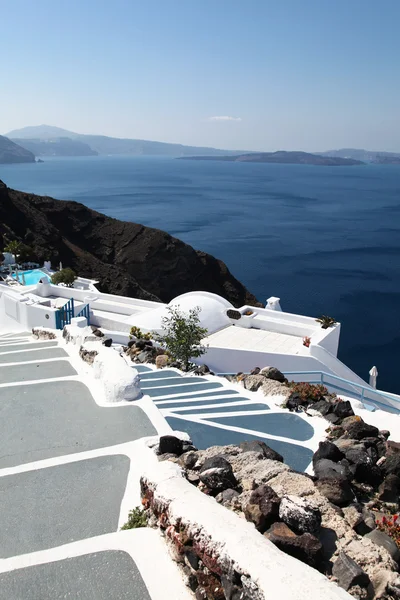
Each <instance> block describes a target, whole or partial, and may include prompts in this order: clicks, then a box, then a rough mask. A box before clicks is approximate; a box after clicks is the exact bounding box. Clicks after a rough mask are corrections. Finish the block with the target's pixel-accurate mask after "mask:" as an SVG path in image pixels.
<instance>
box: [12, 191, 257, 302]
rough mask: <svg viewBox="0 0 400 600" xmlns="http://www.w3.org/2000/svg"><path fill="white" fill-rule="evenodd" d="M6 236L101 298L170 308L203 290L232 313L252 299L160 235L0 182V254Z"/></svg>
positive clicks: (221, 268) (214, 266) (215, 265)
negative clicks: (95, 287)
mask: <svg viewBox="0 0 400 600" xmlns="http://www.w3.org/2000/svg"><path fill="white" fill-rule="evenodd" d="M4 236H5V237H6V238H7V239H17V240H20V241H23V242H24V243H25V244H27V245H28V246H30V247H31V248H32V249H33V254H34V256H36V257H37V259H39V260H41V261H42V260H51V261H52V262H53V264H58V262H59V261H62V263H63V264H64V266H69V267H72V268H73V269H74V270H76V272H77V273H78V274H79V275H81V276H82V277H90V278H93V279H98V280H99V281H100V288H101V290H102V291H105V292H110V293H114V294H124V295H128V296H135V297H139V298H144V299H152V300H162V301H163V302H168V301H170V300H171V299H172V298H174V297H176V296H178V295H179V294H183V293H185V292H189V291H194V290H205V291H209V292H214V293H216V294H219V295H221V296H224V297H225V298H227V299H228V300H230V302H232V304H234V305H235V306H241V305H243V304H253V305H254V304H256V303H257V300H256V298H255V297H254V296H253V295H252V294H251V293H250V292H249V291H248V290H247V289H246V288H245V287H244V286H243V285H242V284H241V283H240V282H239V281H238V280H237V279H235V278H234V277H233V275H231V273H230V272H229V270H228V268H227V266H226V265H225V264H224V263H223V262H222V261H220V260H217V259H216V258H214V257H213V256H210V255H209V254H206V253H205V252H199V251H197V250H194V249H193V248H192V247H191V246H189V245H188V244H185V243H183V242H181V241H180V240H178V239H176V238H174V237H172V236H170V235H169V234H168V233H165V232H164V231H160V230H159V229H152V228H150V227H145V226H143V225H139V224H137V223H127V222H124V221H118V220H116V219H112V218H110V217H106V216H105V215H103V214H101V213H98V212H95V211H93V210H90V209H89V208H87V207H86V206H84V205H83V204H79V203H78V202H69V201H63V200H54V199H53V198H48V197H42V196H36V195H33V194H27V193H24V192H19V191H16V190H11V189H9V188H7V186H6V185H5V184H4V183H2V182H1V181H0V249H1V246H2V245H3V239H2V238H4Z"/></svg>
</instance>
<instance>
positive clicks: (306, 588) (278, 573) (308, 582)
mask: <svg viewBox="0 0 400 600" xmlns="http://www.w3.org/2000/svg"><path fill="white" fill-rule="evenodd" d="M142 490H143V492H144V494H145V499H146V493H147V492H149V497H150V498H151V503H152V505H153V506H158V507H162V510H163V512H165V513H166V514H168V520H169V523H170V524H171V528H173V529H174V528H175V525H176V526H177V527H179V529H182V528H184V529H185V533H187V534H188V535H189V538H190V539H192V540H193V541H194V543H195V544H196V545H197V547H199V548H202V550H204V552H205V553H206V554H207V555H208V556H210V557H213V559H214V560H216V561H217V563H218V567H219V569H220V571H221V572H222V573H223V574H225V573H232V572H237V573H238V574H239V575H240V576H241V579H242V582H243V587H245V588H246V589H245V591H247V593H248V594H249V595H250V597H251V598H253V599H254V600H270V599H271V600H272V599H273V600H278V599H279V600H351V598H352V596H350V595H349V594H348V593H347V592H345V591H344V590H343V589H341V588H339V587H338V586H337V585H336V584H334V583H331V582H330V581H329V580H328V579H327V578H326V577H325V576H324V575H322V574H321V573H319V572H318V571H316V570H315V569H313V568H311V567H309V566H308V565H306V564H304V563H302V562H300V561H298V560H296V559H295V558H292V557H291V556H289V555H287V554H285V553H283V552H281V551H280V550H279V549H278V548H277V547H276V546H274V544H272V542H270V541H269V540H267V539H266V538H265V537H264V536H262V535H261V534H260V533H259V532H258V531H257V530H256V529H255V527H254V525H253V524H252V523H249V522H248V521H245V520H243V519H241V518H240V517H239V516H238V515H236V514H235V513H234V512H232V511H230V510H228V509H227V508H225V507H224V506H221V505H220V504H218V502H216V501H215V499H214V498H211V497H210V496H206V495H205V494H203V493H201V492H200V491H199V490H198V489H197V488H196V487H194V486H193V485H192V484H191V483H189V482H188V481H187V480H186V479H184V478H183V474H182V470H181V469H180V468H179V467H178V465H175V464H173V463H171V462H168V461H164V462H160V463H158V464H154V465H153V466H149V467H148V468H147V469H146V470H145V472H144V474H143V476H142ZM167 534H168V529H167Z"/></svg>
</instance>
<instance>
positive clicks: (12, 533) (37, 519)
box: [0, 333, 188, 600]
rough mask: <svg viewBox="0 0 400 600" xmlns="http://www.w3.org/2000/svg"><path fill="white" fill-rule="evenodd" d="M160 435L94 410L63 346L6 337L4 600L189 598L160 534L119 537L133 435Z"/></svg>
mask: <svg viewBox="0 0 400 600" xmlns="http://www.w3.org/2000/svg"><path fill="white" fill-rule="evenodd" d="M156 433H157V432H156V430H155V429H154V427H153V425H152V424H151V422H150V421H149V419H148V417H147V416H146V414H145V413H144V412H143V411H142V409H141V408H139V407H138V406H133V405H132V406H130V405H129V406H127V405H124V406H113V407H101V406H99V405H98V404H97V403H96V402H95V400H94V398H93V397H92V395H91V393H90V391H89V389H88V388H87V387H86V385H85V384H84V383H83V381H82V380H81V377H80V376H79V374H78V373H77V371H76V370H75V368H74V367H73V365H72V364H71V361H70V359H69V357H68V354H67V353H66V352H65V350H64V349H63V348H60V347H59V346H58V344H57V342H53V341H49V342H35V341H33V340H32V338H31V336H30V335H29V334H28V333H27V334H15V335H11V334H8V335H6V336H0V522H1V523H2V535H1V536H0V598H1V599H3V598H4V599H5V600H61V599H64V598H74V599H75V598H79V599H82V600H119V599H121V600H125V599H128V598H129V599H130V600H150V599H152V600H161V599H162V598H164V597H166V596H165V593H167V596H168V597H170V598H171V599H172V598H173V599H174V600H175V599H182V600H184V599H187V598H188V593H187V591H186V588H185V587H184V585H183V584H182V582H181V581H180V580H177V573H176V572H175V571H174V569H175V566H174V565H173V563H172V562H171V561H170V559H169V558H168V556H167V554H166V552H165V548H164V546H163V543H162V542H161V540H160V539H159V538H158V537H157V534H156V532H154V531H152V530H149V529H144V530H133V531H119V528H120V525H121V522H120V519H121V504H122V503H125V504H124V506H125V509H126V508H127V507H129V508H133V507H134V506H131V505H130V504H129V502H130V500H129V492H130V491H131V490H132V481H133V479H132V477H133V476H132V474H131V471H132V469H134V468H135V467H136V465H133V464H132V457H134V456H135V454H134V452H132V448H133V447H134V445H135V440H137V439H139V438H141V437H143V436H149V435H155V434H156ZM126 495H127V496H126ZM125 496H126V497H125ZM135 504H136V503H135ZM153 563H154V564H153ZM154 568H156V569H157V571H158V573H159V579H160V581H154V576H153V575H154ZM163 578H165V579H166V581H162V579H163ZM177 581H178V583H179V586H178V587H177V585H176V583H177Z"/></svg>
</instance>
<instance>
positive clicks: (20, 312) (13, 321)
mask: <svg viewBox="0 0 400 600" xmlns="http://www.w3.org/2000/svg"><path fill="white" fill-rule="evenodd" d="M55 313H56V311H55V309H53V308H50V307H47V306H40V305H39V304H28V303H27V298H26V297H25V296H23V295H21V294H18V293H17V292H14V291H12V290H11V289H5V290H0V326H1V330H2V331H5V330H6V329H8V330H12V329H19V330H20V331H22V330H30V329H32V327H39V326H42V327H50V328H52V329H55V326H56V323H55ZM46 315H48V317H49V318H46Z"/></svg>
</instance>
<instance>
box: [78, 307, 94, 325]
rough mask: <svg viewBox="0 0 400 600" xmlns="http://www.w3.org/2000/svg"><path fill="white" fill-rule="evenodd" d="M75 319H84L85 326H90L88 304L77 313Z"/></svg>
mask: <svg viewBox="0 0 400 600" xmlns="http://www.w3.org/2000/svg"><path fill="white" fill-rule="evenodd" d="M75 316H76V317H85V319H86V321H87V324H88V325H90V308H89V304H85V306H84V307H83V308H82V310H81V311H80V312H78V314H77V315H75Z"/></svg>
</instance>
